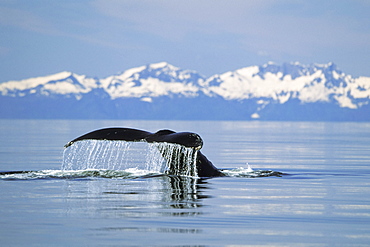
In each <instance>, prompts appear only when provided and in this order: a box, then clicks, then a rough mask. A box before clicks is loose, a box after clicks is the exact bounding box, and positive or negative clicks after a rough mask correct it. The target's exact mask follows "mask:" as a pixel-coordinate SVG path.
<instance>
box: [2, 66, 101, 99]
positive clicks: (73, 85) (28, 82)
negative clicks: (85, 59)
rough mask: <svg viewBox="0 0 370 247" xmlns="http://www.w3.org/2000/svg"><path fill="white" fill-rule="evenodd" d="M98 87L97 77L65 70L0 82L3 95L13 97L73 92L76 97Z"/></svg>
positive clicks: (69, 93)
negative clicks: (93, 77) (42, 75)
mask: <svg viewBox="0 0 370 247" xmlns="http://www.w3.org/2000/svg"><path fill="white" fill-rule="evenodd" d="M97 87H98V82H97V80H96V79H92V78H87V77H86V76H85V75H77V74H74V73H72V72H67V71H64V72H60V73H57V74H53V75H49V76H44V77H35V78H30V79H25V80H21V81H8V82H4V83H1V84H0V92H1V94H2V95H7V96H13V97H16V96H20V97H23V96H26V95H36V94H38V95H44V96H49V95H71V94H72V95H74V96H75V97H81V94H85V93H88V92H90V91H91V90H92V89H94V88H97Z"/></svg>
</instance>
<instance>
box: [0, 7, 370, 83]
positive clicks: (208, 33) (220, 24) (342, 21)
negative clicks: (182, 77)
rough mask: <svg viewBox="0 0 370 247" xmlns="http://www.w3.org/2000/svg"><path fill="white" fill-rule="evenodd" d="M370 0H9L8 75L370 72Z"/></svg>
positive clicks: (0, 21)
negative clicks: (333, 67) (318, 66)
mask: <svg viewBox="0 0 370 247" xmlns="http://www.w3.org/2000/svg"><path fill="white" fill-rule="evenodd" d="M369 13H370V1H368V0H348V1H344V0H335V1H325V0H281V1H274V0H258V1H257V0H256V1H248V0H225V1H219V0H181V1H179V0H166V1H164V0H162V1H160V0H133V1H131V0H129V1H125V0H95V1H88V0H80V1H79V0H64V1H60V0H32V1H29V0H19V1H17V0H0V66H1V67H0V82H4V81H8V80H19V79H25V78H29V77H35V76H44V75H49V74H53V73H57V72H60V71H65V70H68V71H72V72H75V73H77V74H86V75H88V76H91V77H94V76H96V77H99V78H104V77H106V76H109V75H112V74H116V73H118V72H120V71H124V70H126V69H129V68H132V67H136V66H141V65H146V64H149V63H155V62H161V61H166V62H169V63H171V64H173V65H175V66H178V67H180V68H183V69H192V70H196V71H198V72H200V73H201V74H203V75H205V76H210V75H213V74H216V73H223V72H226V71H229V70H236V69H239V68H242V67H246V66H251V65H262V64H264V63H266V62H268V61H274V62H276V63H283V62H295V61H298V62H301V63H303V64H310V63H328V62H331V61H332V62H334V63H336V64H337V66H338V67H339V68H340V69H341V70H342V71H344V72H345V73H347V74H351V75H353V76H355V77H357V76H360V75H363V76H370V14H369Z"/></svg>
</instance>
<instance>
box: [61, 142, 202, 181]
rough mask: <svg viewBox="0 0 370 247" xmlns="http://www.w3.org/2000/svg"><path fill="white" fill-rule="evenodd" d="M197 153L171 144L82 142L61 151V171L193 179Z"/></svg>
mask: <svg viewBox="0 0 370 247" xmlns="http://www.w3.org/2000/svg"><path fill="white" fill-rule="evenodd" d="M196 158H197V151H196V150H194V149H193V148H187V147H184V146H181V145H178V144H173V143H166V142H160V143H147V142H126V141H107V140H83V141H78V142H76V143H74V144H73V145H71V146H69V147H68V148H66V149H65V150H64V153H63V164H62V170H63V171H71V170H91V169H94V170H112V171H113V170H114V171H129V172H132V171H134V170H136V173H142V174H143V173H146V174H168V175H175V176H190V177H197V176H198V174H197V169H196Z"/></svg>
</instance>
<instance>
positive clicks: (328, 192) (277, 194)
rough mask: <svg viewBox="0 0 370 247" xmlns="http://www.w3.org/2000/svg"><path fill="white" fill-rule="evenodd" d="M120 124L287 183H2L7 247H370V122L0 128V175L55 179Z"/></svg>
mask: <svg viewBox="0 0 370 247" xmlns="http://www.w3.org/2000/svg"><path fill="white" fill-rule="evenodd" d="M111 126H125V127H133V128H139V129H144V130H148V131H153V132H154V131H157V130H159V129H162V128H169V129H173V130H176V131H192V132H196V133H199V134H200V135H201V136H202V138H203V140H204V142H205V144H204V147H203V149H202V150H203V153H204V154H205V155H206V156H207V157H208V158H209V159H210V160H211V161H212V162H213V163H214V164H215V165H216V166H217V167H218V168H223V169H235V168H239V167H241V168H247V164H246V163H249V164H250V165H251V167H252V168H253V169H262V170H273V171H279V172H282V173H284V174H286V175H283V176H281V177H276V176H273V177H261V178H248V177H222V178H212V179H207V180H199V179H194V178H189V177H169V176H160V177H149V178H131V179H130V178H119V177H116V178H114V177H113V178H104V177H99V176H97V177H96V176H91V177H89V176H88V177H80V178H77V177H71V178H52V177H48V178H47V177H44V178H42V179H40V178H38V179H37V178H34V179H32V178H29V179H5V178H4V177H3V178H2V179H0V197H1V200H0V215H1V218H0V239H1V240H0V241H1V242H0V243H1V246H370V124H369V123H308V122H194V121H190V122H186V121H184V122H183V121H67V120H0V138H1V140H2V141H1V143H0V147H1V148H0V171H23V170H32V171H43V170H60V169H61V166H62V160H63V145H64V144H66V143H67V142H68V141H70V140H72V139H74V138H75V137H77V136H80V135H82V134H84V133H86V132H89V131H91V130H94V129H98V128H103V127H111Z"/></svg>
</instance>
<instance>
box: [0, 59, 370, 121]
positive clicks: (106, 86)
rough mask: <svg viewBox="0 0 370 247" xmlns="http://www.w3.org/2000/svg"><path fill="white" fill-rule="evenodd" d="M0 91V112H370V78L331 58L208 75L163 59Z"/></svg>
mask: <svg viewBox="0 0 370 247" xmlns="http://www.w3.org/2000/svg"><path fill="white" fill-rule="evenodd" d="M0 94H1V96H0V102H1V105H2V107H1V108H2V110H1V111H0V117H17V118H19V117H27V118H28V117H35V118H50V117H52V118H54V117H63V118H77V117H78V118H86V117H88V118H123V119H124V118H139V119H143V118H144V119H146V118H155V119H171V118H172V119H241V120H242V119H274V120H276V119H279V120H346V121H351V120H366V121H369V120H370V104H369V101H370V78H369V77H359V78H353V77H352V76H350V75H346V74H345V73H343V72H342V71H340V70H339V69H338V68H337V67H336V65H335V64H333V63H329V64H323V65H320V64H313V65H302V64H299V63H285V64H282V65H278V64H275V63H271V62H270V63H267V64H265V65H262V66H251V67H245V68H241V69H238V70H235V71H229V72H226V73H223V74H218V75H213V76H211V77H210V78H205V77H203V76H202V75H200V74H199V73H197V72H195V71H190V70H182V69H180V68H177V67H175V66H173V65H170V64H168V63H165V62H162V63H156V64H149V65H147V66H141V67H137V68H132V69H129V70H126V71H124V72H123V73H120V74H117V75H113V76H109V77H107V78H103V79H97V78H89V77H87V76H85V75H77V74H74V73H72V72H61V73H58V74H54V75H49V76H45V77H37V78H30V79H25V80H21V81H8V82H3V83H0ZM68 107H69V108H68ZM58 114H59V115H58Z"/></svg>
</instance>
